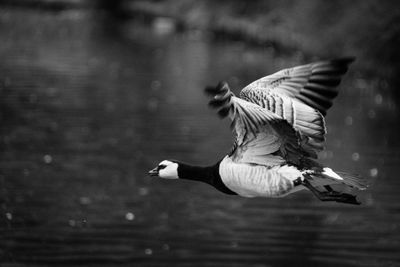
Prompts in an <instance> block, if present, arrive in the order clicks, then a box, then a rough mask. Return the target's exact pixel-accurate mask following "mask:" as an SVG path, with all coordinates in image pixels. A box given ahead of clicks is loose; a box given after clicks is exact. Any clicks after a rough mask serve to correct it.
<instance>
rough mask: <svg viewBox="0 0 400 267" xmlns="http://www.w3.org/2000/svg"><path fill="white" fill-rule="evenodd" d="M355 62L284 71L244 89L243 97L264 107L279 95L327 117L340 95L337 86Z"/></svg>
mask: <svg viewBox="0 0 400 267" xmlns="http://www.w3.org/2000/svg"><path fill="white" fill-rule="evenodd" d="M354 59H355V58H353V57H347V58H340V59H335V60H330V61H320V62H314V63H310V64H307V65H302V66H297V67H293V68H288V69H284V70H281V71H278V72H276V73H274V74H271V75H269V76H266V77H263V78H261V79H259V80H256V81H254V82H252V83H251V84H249V85H248V86H246V87H245V88H243V90H242V91H241V92H240V97H242V98H245V99H248V101H250V102H254V103H256V104H258V105H260V104H261V106H263V104H264V103H262V102H265V101H264V98H265V96H267V95H268V94H279V95H281V96H286V97H289V98H292V99H296V100H298V101H300V102H302V103H304V104H306V105H308V106H310V107H312V108H314V109H316V110H318V111H319V112H321V114H322V115H326V112H327V110H328V109H329V108H330V107H331V106H332V100H333V99H334V98H335V97H336V96H337V94H338V90H337V86H338V85H339V83H340V81H341V79H342V76H343V75H344V74H345V73H346V72H347V69H348V66H349V64H350V63H351V62H353V61H354ZM260 92H261V94H262V96H260V95H259V94H260ZM266 101H268V100H266ZM265 104H266V105H268V103H265ZM269 104H272V103H269Z"/></svg>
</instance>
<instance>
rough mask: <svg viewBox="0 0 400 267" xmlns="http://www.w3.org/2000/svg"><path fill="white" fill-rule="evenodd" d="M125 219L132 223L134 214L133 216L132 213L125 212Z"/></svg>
mask: <svg viewBox="0 0 400 267" xmlns="http://www.w3.org/2000/svg"><path fill="white" fill-rule="evenodd" d="M125 219H127V220H128V221H133V220H134V219H135V214H133V213H132V212H127V213H126V214H125Z"/></svg>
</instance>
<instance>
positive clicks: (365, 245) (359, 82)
mask: <svg viewBox="0 0 400 267" xmlns="http://www.w3.org/2000/svg"><path fill="white" fill-rule="evenodd" d="M0 55H1V61H0V89H1V90H0V94H1V95H0V97H1V99H0V101H1V102H0V104H1V117H0V119H1V128H0V129H1V130H0V133H1V140H0V146H1V154H0V155H1V162H0V169H1V175H0V201H1V208H0V229H1V235H0V237H1V242H0V261H1V262H3V263H5V264H6V266H7V264H10V265H12V266H25V265H38V266H43V265H49V266H54V265H59V264H62V265H75V264H77V265H85V266H86V265H107V266H108V265H127V266H300V265H304V266H396V265H398V264H400V263H399V260H400V256H399V255H400V253H399V252H400V251H399V248H400V235H399V233H400V229H399V227H400V221H399V218H400V216H399V211H400V204H399V203H400V201H399V200H400V197H399V194H398V192H399V189H400V182H399V179H398V175H397V173H398V166H399V164H400V153H399V148H400V141H399V139H398V138H397V136H398V135H397V133H396V131H395V130H396V129H397V128H398V123H399V117H398V113H399V111H398V104H399V101H398V100H396V98H394V97H393V96H392V94H391V92H392V91H394V90H395V89H396V88H392V87H391V82H390V81H388V80H384V79H383V78H381V77H377V76H371V75H370V74H368V75H367V74H366V73H367V72H365V71H361V68H360V67H361V66H362V59H359V62H358V63H356V64H354V65H353V66H352V68H351V71H350V72H349V73H348V75H347V76H346V78H345V80H344V81H343V83H342V84H341V93H340V96H339V98H338V99H337V101H336V103H335V105H334V107H333V108H332V109H331V110H330V111H329V114H328V116H327V126H328V131H329V134H328V137H327V138H328V139H327V144H326V147H327V150H326V151H325V152H323V153H321V155H320V158H321V160H322V161H323V162H324V163H326V164H328V165H329V166H331V167H332V168H334V169H337V170H347V171H350V172H358V173H360V174H362V175H364V176H367V177H369V178H370V179H371V180H372V183H373V186H372V187H371V188H370V189H369V190H367V191H366V192H362V193H361V194H360V199H361V201H362V202H363V205H361V206H350V205H345V204H339V203H323V202H320V201H318V200H317V199H316V198H315V197H313V196H312V195H311V194H310V193H309V192H300V193H297V194H295V195H291V196H288V197H286V198H284V199H244V198H239V197H235V196H227V195H223V194H221V193H219V192H217V191H216V190H214V189H213V188H211V187H209V186H208V185H205V184H201V183H194V182H188V181H163V180H156V179H153V178H150V177H147V176H146V173H147V170H148V169H150V168H152V167H154V165H156V164H157V163H158V162H159V161H161V160H163V159H165V158H175V159H181V160H184V161H188V162H193V163H197V164H204V165H206V164H211V163H214V162H215V161H217V160H219V159H220V158H221V157H223V156H224V155H225V154H226V152H228V150H229V149H230V146H231V135H230V130H229V122H227V121H220V120H219V119H218V118H217V116H216V115H215V114H214V113H213V111H211V110H209V109H208V108H207V105H206V102H207V99H206V97H205V96H204V95H203V93H202V90H203V88H204V86H205V85H208V84H216V83H217V82H218V81H219V80H227V81H228V82H229V83H230V84H231V86H232V88H233V89H234V91H235V92H238V91H239V90H240V88H242V87H243V86H245V85H246V84H248V83H250V82H251V81H253V80H255V79H257V78H259V77H261V76H264V75H266V74H269V73H272V72H274V71H277V70H279V69H281V68H284V67H288V66H293V65H296V64H301V63H305V61H304V59H303V58H302V56H301V53H295V55H291V56H285V55H280V54H277V53H275V52H274V51H273V50H272V49H270V48H254V47H249V46H246V45H245V44H243V43H240V42H232V41H213V40H212V39H211V38H209V37H208V36H202V35H201V34H199V33H198V32H189V33H172V34H171V33H167V32H165V31H161V32H160V31H157V27H155V28H154V27H151V26H148V25H142V24H141V23H138V22H119V23H118V22H115V21H112V20H110V19H105V18H104V17H102V16H98V14H96V13H90V12H87V11H74V10H72V11H67V12H59V13H51V12H40V11H30V10H18V9H15V10H14V9H11V10H1V11H0ZM360 60H361V62H360ZM371 72H372V73H373V71H372V70H371ZM368 73H370V72H368Z"/></svg>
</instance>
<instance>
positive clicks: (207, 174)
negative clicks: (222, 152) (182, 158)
mask: <svg viewBox="0 0 400 267" xmlns="http://www.w3.org/2000/svg"><path fill="white" fill-rule="evenodd" d="M177 163H178V177H179V178H180V179H186V180H194V181H200V182H204V183H207V184H210V185H212V186H213V187H215V188H216V189H218V190H219V191H221V192H223V193H225V194H229V195H236V193H235V192H233V191H232V190H230V189H229V188H228V187H226V186H225V184H224V183H223V182H222V180H221V176H220V175H219V163H220V162H218V163H217V164H215V165H212V166H208V167H200V166H193V165H189V164H186V163H182V162H177Z"/></svg>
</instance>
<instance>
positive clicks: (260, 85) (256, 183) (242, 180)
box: [151, 58, 366, 204]
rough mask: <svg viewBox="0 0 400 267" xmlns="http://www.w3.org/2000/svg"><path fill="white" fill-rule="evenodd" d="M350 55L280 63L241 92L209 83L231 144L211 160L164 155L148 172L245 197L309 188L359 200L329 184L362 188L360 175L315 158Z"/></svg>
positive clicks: (334, 198) (328, 195)
mask: <svg viewBox="0 0 400 267" xmlns="http://www.w3.org/2000/svg"><path fill="white" fill-rule="evenodd" d="M352 61H353V59H352V58H342V59H337V60H332V61H321V62H316V63H311V64H307V65H302V66H298V67H294V68H291V69H285V70H281V71H278V72H277V73H274V74H272V75H269V76H266V77H263V78H261V79H259V80H257V81H255V82H253V83H251V84H249V85H248V86H246V87H245V88H244V89H243V90H242V91H241V92H240V98H238V97H236V96H234V94H233V93H232V92H231V91H230V89H229V87H228V85H227V84H226V83H220V84H219V85H218V86H216V87H207V88H206V92H207V93H208V94H209V95H210V96H211V97H212V99H211V100H210V103H209V104H210V106H212V107H214V108H216V109H218V114H219V115H220V116H221V117H229V118H230V119H231V121H232V124H231V127H232V132H233V133H234V136H235V138H234V146H233V149H232V151H231V152H230V153H229V154H228V155H227V156H226V157H224V158H223V159H222V160H221V161H220V162H218V163H217V164H215V165H213V166H210V167H194V166H191V165H187V164H183V163H179V162H176V163H174V162H171V161H164V163H163V162H162V163H160V165H159V166H158V167H157V168H156V169H154V170H152V172H151V173H152V174H156V175H158V176H160V177H163V178H183V179H190V180H198V181H203V182H206V183H208V184H210V185H213V186H214V187H215V188H217V189H218V190H220V191H222V192H224V193H227V194H237V195H240V196H243V197H282V196H286V195H288V194H291V193H293V192H296V191H299V190H302V189H305V188H307V189H309V190H310V191H311V192H313V193H314V194H315V195H316V196H317V197H318V198H320V199H321V200H332V201H338V202H345V203H351V204H359V203H358V202H357V201H356V199H355V196H353V195H349V194H346V193H339V192H336V191H334V190H333V189H332V188H331V187H330V185H332V184H343V185H346V186H349V187H353V188H357V189H360V190H362V189H365V188H366V183H365V181H364V180H363V179H362V178H360V177H358V176H355V175H349V174H346V173H340V174H338V173H335V172H334V171H332V170H331V169H329V168H324V167H323V166H321V165H320V164H319V163H318V162H317V161H316V159H317V153H318V152H319V151H321V150H323V143H324V141H325V134H326V128H325V118H324V116H325V114H326V112H327V110H328V109H329V107H330V106H331V105H332V101H333V99H334V98H335V97H336V95H337V93H338V92H337V89H336V87H337V85H338V84H339V82H340V80H341V76H342V75H343V74H344V73H345V72H346V71H347V67H348V65H349V64H350V63H351V62H352ZM175 169H176V170H175ZM175 173H176V174H175ZM320 188H325V189H326V191H320V190H319V189H320Z"/></svg>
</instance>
